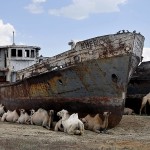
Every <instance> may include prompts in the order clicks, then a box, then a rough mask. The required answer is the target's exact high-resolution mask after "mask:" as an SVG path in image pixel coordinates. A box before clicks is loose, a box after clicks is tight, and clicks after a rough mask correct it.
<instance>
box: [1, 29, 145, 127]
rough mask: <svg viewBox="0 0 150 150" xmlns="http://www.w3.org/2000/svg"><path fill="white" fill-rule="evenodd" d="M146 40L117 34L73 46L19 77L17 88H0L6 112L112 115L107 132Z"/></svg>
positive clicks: (116, 118)
mask: <svg viewBox="0 0 150 150" xmlns="http://www.w3.org/2000/svg"><path fill="white" fill-rule="evenodd" d="M143 45H144V37H143V36H142V35H141V34H140V33H135V32H133V33H132V32H124V31H122V32H118V33H116V34H110V35H104V36H99V37H95V38H91V39H87V40H84V41H79V42H77V43H76V44H73V45H72V48H71V50H69V51H66V52H64V53H61V54H59V55H56V56H54V57H50V58H48V59H46V60H43V61H42V62H40V63H37V64H34V65H32V66H30V67H28V68H25V69H22V70H20V71H18V72H17V77H16V82H14V83H9V84H3V85H0V103H2V104H3V105H5V106H6V108H7V109H10V110H14V109H19V108H24V109H26V110H30V109H31V108H34V109H38V108H39V107H41V108H45V109H47V110H48V109H54V110H55V112H57V111H59V110H61V109H67V110H68V111H69V112H72V113H73V112H78V113H79V117H83V116H84V115H86V114H96V113H100V114H103V112H104V111H110V112H111V115H110V117H109V127H114V126H116V125H117V124H118V123H119V122H120V120H121V118H122V115H123V109H124V105H125V99H126V92H127V86H128V82H129V80H130V78H131V77H132V74H133V72H134V71H135V69H136V68H137V66H138V64H139V63H140V61H141V56H142V51H143Z"/></svg>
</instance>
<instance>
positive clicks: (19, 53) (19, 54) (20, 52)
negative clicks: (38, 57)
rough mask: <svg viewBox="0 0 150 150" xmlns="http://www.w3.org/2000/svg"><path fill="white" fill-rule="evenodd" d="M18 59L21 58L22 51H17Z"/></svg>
mask: <svg viewBox="0 0 150 150" xmlns="http://www.w3.org/2000/svg"><path fill="white" fill-rule="evenodd" d="M18 57H22V50H21V49H18Z"/></svg>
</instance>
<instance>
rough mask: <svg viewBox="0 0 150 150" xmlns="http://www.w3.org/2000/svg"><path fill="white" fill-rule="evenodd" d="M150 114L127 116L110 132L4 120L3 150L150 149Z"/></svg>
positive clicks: (0, 129)
mask: <svg viewBox="0 0 150 150" xmlns="http://www.w3.org/2000/svg"><path fill="white" fill-rule="evenodd" d="M149 128H150V116H136V115H134V116H123V118H122V120H121V122H120V124H119V125H118V126H116V127H115V128H113V129H110V130H108V132H109V133H108V134H102V133H101V134H97V133H94V132H91V131H87V130H86V131H85V133H84V135H82V136H77V135H68V134H66V133H63V132H55V131H52V130H47V129H45V128H42V127H40V126H35V125H20V124H16V123H8V122H0V150H30V149H32V150H34V149H35V150H73V149H74V150H99V149H100V150H122V149H123V150H150V129H149Z"/></svg>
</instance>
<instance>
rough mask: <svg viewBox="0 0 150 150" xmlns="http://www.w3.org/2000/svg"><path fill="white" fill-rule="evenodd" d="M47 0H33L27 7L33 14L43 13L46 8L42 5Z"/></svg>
mask: <svg viewBox="0 0 150 150" xmlns="http://www.w3.org/2000/svg"><path fill="white" fill-rule="evenodd" d="M46 1H47V0H32V2H31V3H30V4H29V5H28V6H26V7H25V9H27V10H28V11H29V12H31V13H33V14H41V13H43V12H44V8H43V6H42V4H43V3H45V2H46Z"/></svg>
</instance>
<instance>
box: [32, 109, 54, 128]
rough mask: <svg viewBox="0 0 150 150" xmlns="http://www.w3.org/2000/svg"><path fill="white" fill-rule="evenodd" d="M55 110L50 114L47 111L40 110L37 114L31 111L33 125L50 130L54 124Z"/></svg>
mask: <svg viewBox="0 0 150 150" xmlns="http://www.w3.org/2000/svg"><path fill="white" fill-rule="evenodd" d="M53 115H54V110H50V111H49V112H48V111H47V110H45V109H42V108H39V109H38V110H37V111H36V112H35V111H34V110H33V109H32V110H31V124H35V125H39V126H43V127H45V128H47V129H50V127H51V125H52V123H53Z"/></svg>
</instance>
